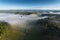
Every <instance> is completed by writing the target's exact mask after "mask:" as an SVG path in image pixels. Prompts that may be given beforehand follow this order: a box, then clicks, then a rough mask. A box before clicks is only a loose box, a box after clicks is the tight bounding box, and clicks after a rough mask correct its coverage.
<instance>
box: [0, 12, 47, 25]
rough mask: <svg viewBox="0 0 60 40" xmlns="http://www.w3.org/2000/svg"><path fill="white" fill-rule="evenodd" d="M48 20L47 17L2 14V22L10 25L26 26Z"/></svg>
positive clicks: (0, 15)
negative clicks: (40, 20) (29, 23)
mask: <svg viewBox="0 0 60 40" xmlns="http://www.w3.org/2000/svg"><path fill="white" fill-rule="evenodd" d="M44 18H47V16H45V17H39V16H38V15H37V14H36V15H20V14H14V13H0V21H5V22H8V23H10V24H11V25H13V24H20V25H22V24H26V23H28V22H31V21H32V22H33V21H35V20H38V19H44Z"/></svg>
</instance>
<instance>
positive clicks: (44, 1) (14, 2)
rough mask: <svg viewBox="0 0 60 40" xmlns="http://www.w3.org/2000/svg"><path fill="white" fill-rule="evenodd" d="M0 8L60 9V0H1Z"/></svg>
mask: <svg viewBox="0 0 60 40" xmlns="http://www.w3.org/2000/svg"><path fill="white" fill-rule="evenodd" d="M0 9H3V10H4V9H8V10H9V9H58V10H59V9H60V0H0Z"/></svg>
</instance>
